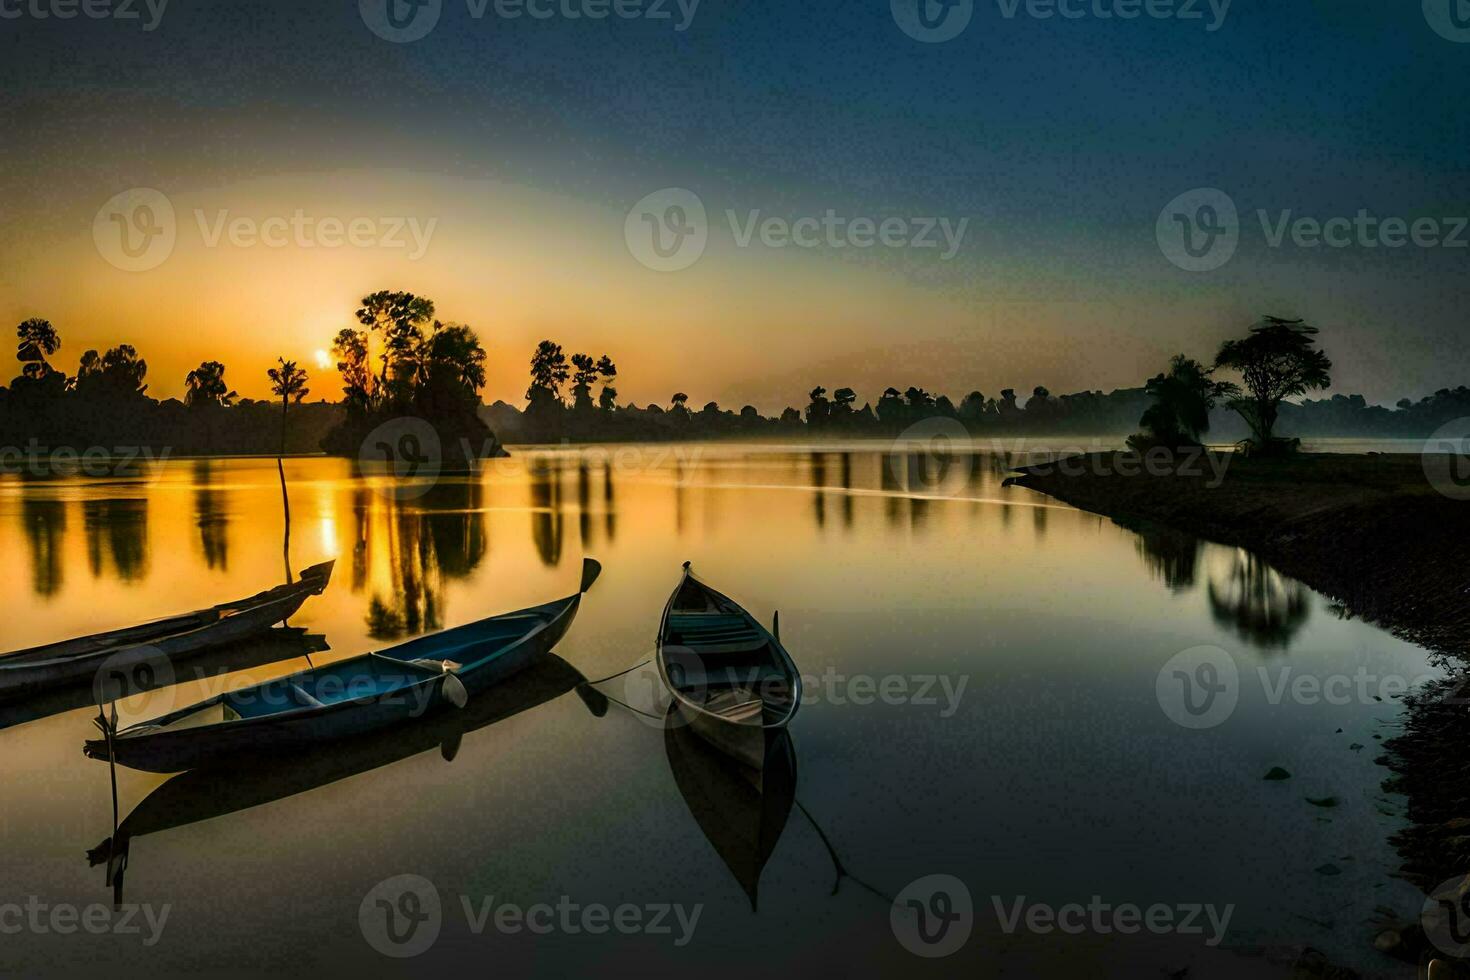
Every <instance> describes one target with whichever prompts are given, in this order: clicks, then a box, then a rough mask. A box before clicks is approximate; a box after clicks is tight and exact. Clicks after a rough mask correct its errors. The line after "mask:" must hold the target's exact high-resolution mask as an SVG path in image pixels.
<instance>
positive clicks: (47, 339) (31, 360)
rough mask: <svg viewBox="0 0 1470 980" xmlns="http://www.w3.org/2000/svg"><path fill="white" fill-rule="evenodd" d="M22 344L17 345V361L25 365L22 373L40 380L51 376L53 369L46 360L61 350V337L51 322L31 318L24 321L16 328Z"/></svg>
mask: <svg viewBox="0 0 1470 980" xmlns="http://www.w3.org/2000/svg"><path fill="white" fill-rule="evenodd" d="M15 333H16V336H18V337H19V338H20V343H19V344H17V345H16V351H15V359H16V360H17V361H20V362H21V363H23V364H25V367H24V368H22V369H21V373H22V374H23V375H24V376H25V377H27V378H39V377H42V376H43V375H47V374H50V373H51V371H52V367H51V365H50V364H49V363H47V361H46V358H48V357H50V356H51V355H52V354H55V353H56V352H57V351H58V350H60V349H61V337H60V335H58V334H57V332H56V328H55V327H53V326H52V325H51V321H50V320H43V319H41V318H40V317H31V318H30V319H29V320H22V321H21V323H20V325H19V326H17V327H16V328H15Z"/></svg>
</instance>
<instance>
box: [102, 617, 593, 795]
mask: <svg viewBox="0 0 1470 980" xmlns="http://www.w3.org/2000/svg"><path fill="white" fill-rule="evenodd" d="M580 599H581V596H580V595H577V596H573V597H571V598H569V599H564V600H561V601H560V602H558V603H552V604H548V605H547V606H543V607H537V608H538V610H541V611H545V612H546V613H548V614H549V618H548V620H547V621H545V623H544V625H543V626H542V627H541V628H537V629H534V630H532V631H531V632H530V633H529V634H528V635H527V636H526V637H524V638H523V639H521V640H519V641H517V642H516V643H514V644H513V645H511V646H510V647H508V648H507V649H506V650H505V652H504V653H503V654H502V655H500V656H498V657H496V658H495V659H493V660H491V661H490V662H488V663H485V664H483V665H481V666H479V667H476V668H475V669H474V670H472V671H465V672H463V673H457V674H454V675H452V676H454V677H456V678H457V679H458V680H459V682H460V683H461V684H463V685H464V688H465V691H466V693H468V694H469V695H471V696H473V695H475V694H478V693H480V692H483V691H485V690H487V689H488V688H491V687H493V686H495V685H496V684H498V683H500V682H502V681H504V680H505V679H507V678H509V677H512V676H514V675H516V674H518V673H520V672H521V671H523V670H525V669H526V668H527V667H529V666H530V665H531V664H533V663H535V662H537V661H538V660H539V659H540V658H541V657H542V656H543V655H545V654H546V653H548V652H550V651H551V649H552V648H553V647H555V646H556V644H557V643H558V642H560V640H561V639H562V637H564V636H565V635H566V632H567V630H568V629H569V628H570V627H571V623H572V620H573V619H574V618H575V617H576V613H577V608H578V604H579V602H580ZM552 610H555V612H554V614H553V613H552ZM373 656H376V655H374V654H368V655H367V657H364V658H357V659H358V660H365V659H367V658H368V657H373ZM352 662H353V661H347V662H345V663H347V664H351V663H352ZM334 666H337V665H334ZM405 669H407V667H405ZM450 676H451V675H448V674H439V675H435V676H432V677H429V678H426V679H424V680H421V681H417V682H415V683H413V684H408V685H404V686H401V687H398V688H396V689H394V690H392V691H390V692H387V693H385V694H382V695H377V696H370V697H362V698H354V699H351V700H344V701H339V702H336V703H334V704H330V705H327V706H324V707H320V708H307V709H300V710H295V711H287V712H283V713H280V714H274V715H266V716H263V717H259V718H248V719H241V720H236V721H230V722H227V723H223V724H215V725H210V726H208V727H204V728H193V729H190V728H185V729H180V730H176V731H158V732H151V733H144V734H140V735H136V736H132V737H129V736H128V735H127V733H126V732H123V733H122V734H121V735H120V736H118V737H115V738H113V739H112V741H111V744H110V747H109V743H108V742H107V741H105V740H101V739H94V740H92V741H89V742H87V744H86V747H85V751H86V754H87V755H88V756H90V757H92V758H94V759H102V760H106V759H108V758H109V748H110V753H111V758H112V759H113V760H114V761H116V762H117V763H118V764H119V765H123V766H127V767H128V768H130V769H139V770H143V771H145V772H158V773H172V772H184V771H186V770H189V769H195V768H200V767H203V766H206V765H211V764H215V763H218V762H221V761H223V760H227V759H230V758H235V757H240V756H252V755H262V754H265V755H281V754H290V753H295V752H300V751H302V750H305V749H307V748H310V747H312V746H316V745H320V744H322V743H325V742H332V741H337V740H340V739H345V738H351V737H353V736H358V735H367V734H371V733H373V732H378V731H382V730H384V729H388V728H392V727H394V726H397V725H402V724H405V723H407V722H411V721H414V720H416V719H419V718H422V717H425V716H428V715H431V714H434V713H436V712H440V711H446V710H450V711H452V710H456V708H455V707H454V703H453V701H452V700H451V698H450V697H448V696H447V695H446V693H445V684H446V683H447V681H448V678H449V677H450ZM283 680H286V679H283Z"/></svg>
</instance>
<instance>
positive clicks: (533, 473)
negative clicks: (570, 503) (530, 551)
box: [527, 458, 563, 568]
mask: <svg viewBox="0 0 1470 980" xmlns="http://www.w3.org/2000/svg"><path fill="white" fill-rule="evenodd" d="M527 475H528V477H529V479H530V486H531V507H532V508H533V510H532V513H531V540H532V541H533V542H534V543H535V545H536V553H537V554H538V555H540V556H541V562H542V564H544V565H546V566H547V567H549V568H555V567H556V566H557V565H559V564H561V549H562V537H563V527H562V524H563V508H562V500H561V473H560V472H559V471H558V469H557V466H556V463H555V462H554V461H552V460H548V459H544V458H543V459H537V460H532V462H531V463H530V464H529V466H528V467H527Z"/></svg>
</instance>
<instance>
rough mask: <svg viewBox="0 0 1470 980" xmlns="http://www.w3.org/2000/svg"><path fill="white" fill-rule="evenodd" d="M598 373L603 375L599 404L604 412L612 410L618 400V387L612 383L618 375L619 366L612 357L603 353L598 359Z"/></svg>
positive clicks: (598, 398)
mask: <svg viewBox="0 0 1470 980" xmlns="http://www.w3.org/2000/svg"><path fill="white" fill-rule="evenodd" d="M597 373H598V374H599V375H601V376H602V391H601V392H600V393H599V394H598V396H597V406H598V407H599V408H601V409H602V410H603V411H604V412H611V411H612V410H613V408H614V407H615V406H616V405H617V402H618V389H616V388H614V387H613V385H612V383H613V382H614V381H616V380H617V377H618V366H617V365H616V364H614V363H613V361H612V358H611V357H608V356H607V355H606V354H603V355H602V357H600V358H599V359H598V361H597Z"/></svg>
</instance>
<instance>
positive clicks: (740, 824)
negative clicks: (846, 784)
mask: <svg viewBox="0 0 1470 980" xmlns="http://www.w3.org/2000/svg"><path fill="white" fill-rule="evenodd" d="M664 753H665V754H666V755H667V757H668V760H669V769H670V770H671V771H672V772H673V775H674V783H675V784H676V785H677V786H678V787H679V794H680V795H681V796H682V797H683V798H684V802H685V804H686V805H687V806H688V807H689V812H690V814H691V815H692V816H693V817H694V822H695V823H697V824H698V825H699V829H700V831H701V832H702V833H703V834H704V836H705V838H706V839H708V840H709V842H710V844H711V845H712V846H713V847H714V849H715V853H716V854H718V855H719V857H720V860H721V861H723V862H724V864H725V867H726V868H728V869H729V870H730V873H731V874H732V875H734V877H735V880H736V882H737V883H739V885H740V888H741V890H742V891H744V892H745V895H746V897H747V898H748V899H749V900H750V908H751V911H756V910H757V908H758V905H759V901H758V895H759V891H760V879H761V872H762V871H764V870H765V867H766V862H767V861H769V860H770V857H771V853H772V852H773V851H774V850H775V849H776V844H777V842H779V841H780V839H781V833H782V831H783V830H785V829H786V821H787V818H788V817H790V815H791V807H792V805H793V804H794V803H795V802H796V749H795V747H794V746H793V745H792V741H791V736H790V735H789V734H788V733H787V732H781V733H780V734H779V735H777V737H776V738H775V739H774V740H773V741H772V742H771V745H770V746H769V747H768V749H767V751H766V763H765V766H764V767H763V768H762V769H760V770H755V769H751V768H749V767H747V766H744V765H741V764H740V763H738V762H735V761H734V760H733V759H731V758H730V757H729V756H728V755H726V754H724V753H723V752H721V751H719V750H718V749H716V748H714V747H713V746H711V745H710V744H709V743H708V742H706V741H705V740H704V739H702V738H700V737H699V736H698V735H696V734H694V732H693V730H691V729H690V728H689V727H688V726H687V725H683V724H680V723H679V722H678V721H676V720H675V715H674V711H673V705H670V708H669V714H668V715H667V717H666V718H665V724H664Z"/></svg>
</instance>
